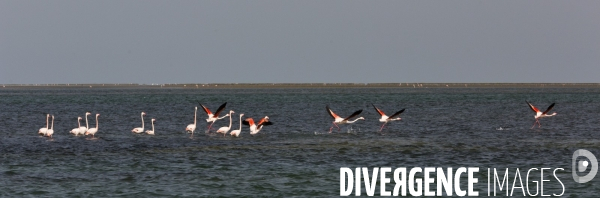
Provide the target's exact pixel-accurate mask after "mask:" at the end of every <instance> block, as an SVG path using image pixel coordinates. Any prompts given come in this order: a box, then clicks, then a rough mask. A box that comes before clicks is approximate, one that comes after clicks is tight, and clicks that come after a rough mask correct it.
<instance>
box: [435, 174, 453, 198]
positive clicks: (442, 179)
mask: <svg viewBox="0 0 600 198" xmlns="http://www.w3.org/2000/svg"><path fill="white" fill-rule="evenodd" d="M446 178H448V179H446ZM442 185H443V186H444V189H446V196H452V167H450V168H448V177H446V176H445V175H444V170H443V169H442V168H437V196H442V195H443V194H442Z"/></svg>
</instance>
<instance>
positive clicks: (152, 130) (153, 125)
mask: <svg viewBox="0 0 600 198" xmlns="http://www.w3.org/2000/svg"><path fill="white" fill-rule="evenodd" d="M152 132H154V122H152Z"/></svg>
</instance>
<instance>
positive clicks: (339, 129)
mask: <svg viewBox="0 0 600 198" xmlns="http://www.w3.org/2000/svg"><path fill="white" fill-rule="evenodd" d="M332 124H333V125H331V128H329V133H331V130H332V129H333V126H335V127H337V128H338V131H339V130H340V127H339V126H338V125H337V124H335V121H334V122H332Z"/></svg>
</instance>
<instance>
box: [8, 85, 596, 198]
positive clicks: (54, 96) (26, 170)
mask: <svg viewBox="0 0 600 198" xmlns="http://www.w3.org/2000/svg"><path fill="white" fill-rule="evenodd" d="M525 100H528V101H531V102H532V103H533V104H534V105H536V106H537V107H538V108H540V109H545V108H546V107H547V106H548V105H550V104H551V103H553V102H556V106H555V107H554V109H553V111H556V112H557V113H558V115H557V116H555V117H552V118H545V119H542V120H541V123H542V127H541V128H535V129H530V127H531V125H532V124H533V122H534V119H533V115H534V114H533V112H532V111H531V110H529V108H528V107H527V104H526V103H525ZM196 101H200V102H202V104H205V105H207V106H208V107H209V108H211V109H212V110H213V111H214V110H215V109H216V108H217V107H218V106H219V105H220V104H222V103H223V102H228V105H227V110H229V109H232V110H234V111H235V112H236V113H235V114H234V117H233V124H232V125H233V126H232V129H237V128H238V127H239V121H238V119H239V116H237V115H239V113H244V114H245V115H246V116H245V117H253V118H255V119H258V118H260V117H262V116H265V115H268V116H269V117H270V119H271V121H272V122H273V123H274V125H271V126H265V128H264V129H263V130H262V131H261V132H260V133H259V134H257V135H254V136H251V135H250V134H249V133H248V129H247V128H244V129H243V132H242V135H241V137H240V138H234V137H230V136H226V137H222V136H218V135H216V134H214V132H212V133H208V134H207V133H206V132H205V130H206V127H207V124H206V121H205V120H204V119H205V118H206V115H205V114H204V113H203V111H202V110H201V109H199V110H198V111H199V112H198V127H197V130H196V133H195V135H194V137H193V138H190V134H188V133H186V132H185V131H184V129H185V127H186V126H187V125H188V124H190V123H193V114H194V106H197V105H198V104H197V102H196ZM371 103H373V104H376V105H377V106H378V107H379V108H380V109H382V110H383V111H385V112H387V113H388V114H392V113H394V112H395V111H398V110H400V109H402V108H406V111H405V112H404V113H403V114H402V115H401V117H402V118H403V120H402V121H398V122H393V123H390V124H388V125H386V127H385V128H384V130H383V131H382V132H377V131H378V129H379V127H380V126H381V124H380V123H379V122H377V120H378V114H377V113H376V112H375V111H374V110H373V108H372V107H371ZM326 105H330V107H331V108H332V109H333V110H334V111H335V112H336V113H338V114H339V115H341V116H345V115H349V114H351V113H352V112H354V111H356V110H358V109H363V110H364V111H363V113H362V114H361V116H363V117H365V120H364V121H358V122H357V123H355V124H352V125H342V126H341V130H339V131H337V129H334V133H332V134H329V133H327V132H328V130H329V127H330V126H331V121H332V120H331V118H330V117H329V115H328V114H327V113H326V111H325V106H326ZM0 110H1V111H0V120H1V121H0V137H1V138H0V153H1V154H0V196H61V197H62V196H79V195H81V196H91V195H94V196H194V197H195V196H217V195H222V196H235V195H258V196H325V197H330V196H337V195H339V189H340V187H339V185H340V180H339V179H340V178H339V168H340V167H384V166H387V167H408V168H410V167H425V166H429V167H480V174H479V175H478V176H479V180H480V181H479V182H480V183H479V184H478V185H477V186H476V189H478V190H479V193H480V195H486V194H487V186H486V185H487V183H486V182H487V181H486V179H487V178H486V177H487V175H486V174H487V172H486V170H484V169H486V168H498V169H502V170H504V168H511V169H515V168H520V169H521V174H524V173H525V171H523V170H527V169H529V168H541V167H550V168H559V167H560V168H564V169H565V170H564V171H558V177H559V178H560V179H561V181H562V182H563V183H564V185H565V189H566V190H565V196H575V197H595V196H596V194H597V192H598V191H600V186H599V184H600V183H599V181H600V178H596V179H594V180H592V181H591V182H588V183H586V184H577V183H575V182H573V179H572V177H571V157H572V154H573V152H574V151H575V150H577V149H588V150H590V151H591V152H592V153H594V154H600V138H598V137H599V134H598V131H599V129H600V124H599V123H598V116H597V114H598V112H600V89H574V88H568V89H567V88H562V89H561V88H558V89H527V88H519V89H509V88H506V89H505V88H502V89H500V88H490V89H478V88H450V89H431V88H429V89H427V88H421V89H410V88H400V89H394V88H384V89H378V88H365V89H362V88H349V89H332V88H325V89H318V88H310V89H211V90H202V89H5V90H0ZM86 111H90V112H92V113H93V114H95V113H100V114H101V115H100V117H99V125H100V126H99V132H98V133H97V134H96V137H97V139H90V138H89V137H81V136H80V137H75V136H72V135H70V134H69V133H68V131H70V130H71V129H72V128H75V127H77V117H78V116H82V117H83V116H84V113H85V112H86ZM142 111H145V112H146V113H147V116H146V117H145V126H146V129H149V128H150V119H151V118H155V119H156V120H157V121H156V123H155V128H156V135H155V136H150V135H146V134H132V133H131V129H133V128H134V127H140V125H141V121H140V112H142ZM46 113H50V114H53V115H55V123H54V128H55V134H54V138H53V139H48V138H45V137H40V136H38V135H37V130H38V129H39V128H41V127H45V120H44V119H45V114H46ZM88 119H89V121H90V126H95V123H93V122H95V119H94V116H90V117H89V118H88ZM228 122H229V120H228V119H223V120H219V121H217V122H216V124H215V125H214V127H215V128H218V127H221V126H226V125H228V124H229V123H228ZM83 123H85V122H83ZM598 157H600V156H598ZM513 174H514V173H513ZM510 178H512V175H511V177H510ZM511 184H512V179H511ZM388 188H390V187H388ZM544 190H545V191H547V192H550V194H551V193H557V194H559V193H560V192H561V186H560V185H556V183H555V182H554V183H552V182H550V184H546V186H545V189H544ZM363 191H364V187H363ZM518 192H520V191H517V192H515V193H518ZM547 192H546V193H547ZM378 193H379V190H377V191H376V194H378ZM363 195H365V194H364V192H363Z"/></svg>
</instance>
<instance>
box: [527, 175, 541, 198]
mask: <svg viewBox="0 0 600 198" xmlns="http://www.w3.org/2000/svg"><path fill="white" fill-rule="evenodd" d="M531 170H537V168H530V169H529V170H528V171H527V181H525V185H526V186H527V194H529V196H537V195H538V181H533V182H535V195H532V194H531V192H529V172H530V171H531Z"/></svg>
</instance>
